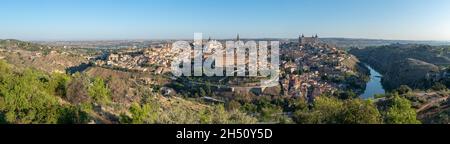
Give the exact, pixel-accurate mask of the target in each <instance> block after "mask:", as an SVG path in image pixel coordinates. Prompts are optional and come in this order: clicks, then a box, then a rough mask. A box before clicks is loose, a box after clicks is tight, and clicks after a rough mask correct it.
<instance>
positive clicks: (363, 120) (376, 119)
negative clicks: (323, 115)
mask: <svg viewBox="0 0 450 144" xmlns="http://www.w3.org/2000/svg"><path fill="white" fill-rule="evenodd" d="M340 117H341V118H342V123H343V124H380V123H382V119H381V114H380V112H379V111H378V109H377V107H376V106H375V104H374V103H373V102H371V101H364V100H361V99H354V100H347V101H345V103H344V110H343V112H342V116H340Z"/></svg>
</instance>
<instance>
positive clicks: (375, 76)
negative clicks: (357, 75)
mask: <svg viewBox="0 0 450 144" xmlns="http://www.w3.org/2000/svg"><path fill="white" fill-rule="evenodd" d="M366 66H367V68H369V70H370V81H369V82H368V83H367V86H366V90H365V91H364V94H362V95H361V97H362V98H363V99H370V98H374V95H375V94H384V93H385V90H384V88H383V85H382V84H381V77H382V75H381V74H380V73H378V72H377V71H375V70H374V69H373V68H372V67H370V66H369V65H366Z"/></svg>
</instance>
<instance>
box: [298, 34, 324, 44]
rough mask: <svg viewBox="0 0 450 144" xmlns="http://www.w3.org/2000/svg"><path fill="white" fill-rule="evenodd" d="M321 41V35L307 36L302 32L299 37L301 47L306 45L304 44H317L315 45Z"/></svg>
mask: <svg viewBox="0 0 450 144" xmlns="http://www.w3.org/2000/svg"><path fill="white" fill-rule="evenodd" d="M319 43H320V41H319V37H318V36H317V35H316V36H312V37H305V36H304V35H303V34H302V35H301V36H299V38H298V44H299V46H300V47H304V46H307V45H310V46H315V45H317V44H319Z"/></svg>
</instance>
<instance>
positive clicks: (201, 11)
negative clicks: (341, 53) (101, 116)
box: [0, 0, 450, 41]
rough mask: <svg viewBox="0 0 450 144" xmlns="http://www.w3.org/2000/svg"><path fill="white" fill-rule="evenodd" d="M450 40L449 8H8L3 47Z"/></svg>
mask: <svg viewBox="0 0 450 144" xmlns="http://www.w3.org/2000/svg"><path fill="white" fill-rule="evenodd" d="M195 32H201V33H203V35H204V37H209V36H210V37H212V38H215V39H223V38H234V37H236V34H237V33H239V34H240V36H241V37H242V38H295V37H298V35H301V34H302V33H303V34H305V35H307V36H309V35H315V34H318V35H319V36H320V37H345V38H375V39H401V40H446V41H449V40H450V1H449V0H1V2H0V39H10V38H12V39H21V40H118V39H122V40H124V39H192V38H193V35H194V33H195Z"/></svg>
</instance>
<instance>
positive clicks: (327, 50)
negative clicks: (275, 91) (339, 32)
mask: <svg viewBox="0 0 450 144" xmlns="http://www.w3.org/2000/svg"><path fill="white" fill-rule="evenodd" d="M283 45H284V46H282V47H283V48H282V50H281V54H282V56H283V57H284V58H285V59H283V61H282V64H281V69H282V71H281V72H282V73H283V74H282V78H281V79H280V84H281V86H282V89H283V92H284V95H286V96H289V97H303V98H307V99H308V100H311V101H312V100H314V98H315V97H317V96H320V95H321V94H323V93H325V92H329V93H334V92H336V91H337V90H339V89H344V88H346V85H345V84H343V83H333V82H332V81H330V80H329V79H328V78H333V77H340V76H343V75H345V74H346V73H355V71H354V70H353V69H352V68H351V67H348V66H346V65H344V64H343V63H344V62H345V61H347V60H349V59H351V55H349V54H346V53H345V52H344V51H341V50H338V49H337V48H335V47H333V46H330V45H328V44H324V43H320V40H319V38H318V37H317V36H313V37H304V36H303V35H302V36H300V37H299V42H298V43H297V44H295V43H285V44H283ZM325 78H326V79H325Z"/></svg>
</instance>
